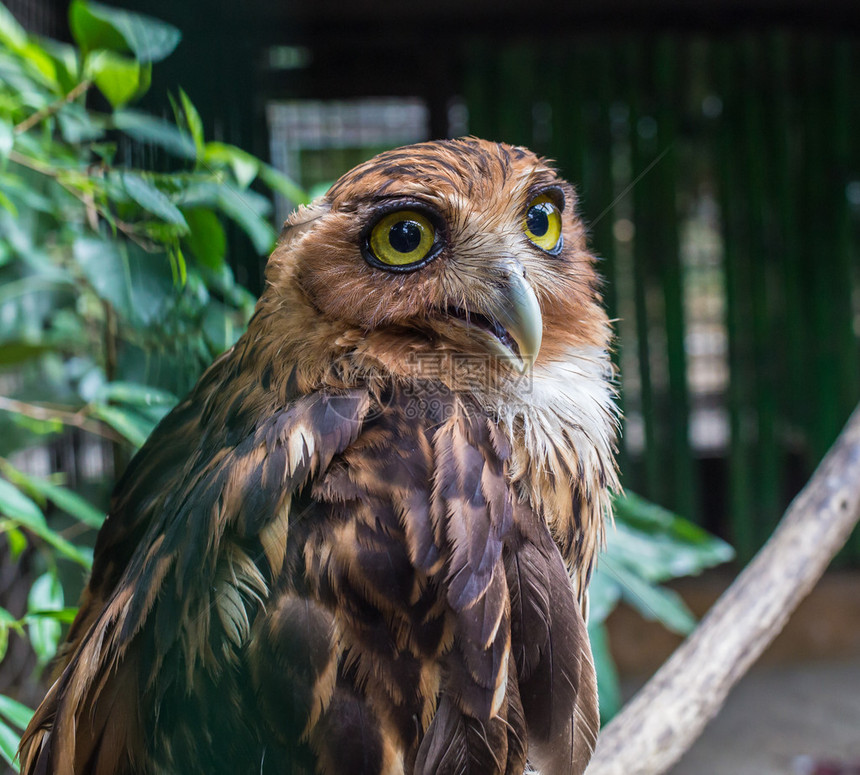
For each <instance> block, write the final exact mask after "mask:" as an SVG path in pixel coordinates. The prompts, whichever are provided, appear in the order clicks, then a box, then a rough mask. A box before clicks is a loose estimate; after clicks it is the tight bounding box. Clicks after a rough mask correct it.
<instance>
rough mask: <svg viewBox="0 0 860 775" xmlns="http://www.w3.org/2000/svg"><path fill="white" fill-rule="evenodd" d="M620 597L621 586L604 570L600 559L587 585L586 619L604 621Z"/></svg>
mask: <svg viewBox="0 0 860 775" xmlns="http://www.w3.org/2000/svg"><path fill="white" fill-rule="evenodd" d="M620 599H621V586H620V585H619V583H618V582H617V581H616V580H615V579H614V578H613V577H612V576H611V575H610V574H608V573H607V572H606V571H605V570H604V564H603V562H602V561H598V563H597V569H596V570H595V573H594V576H592V579H591V583H590V584H589V585H588V620H589V622H602V621H605V620H606V618H607V617H608V616H609V614H611V613H612V611H613V609H614V608H615V606H616V605H618V601H619V600H620Z"/></svg>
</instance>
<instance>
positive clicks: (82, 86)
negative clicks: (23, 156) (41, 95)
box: [13, 79, 93, 135]
mask: <svg viewBox="0 0 860 775" xmlns="http://www.w3.org/2000/svg"><path fill="white" fill-rule="evenodd" d="M92 85H93V82H92V81H90V80H89V79H87V80H85V81H81V82H80V83H79V84H78V85H77V86H75V88H74V89H72V90H71V91H70V92H69V93H68V94H67V95H66V96H65V97H62V98H61V99H58V100H57V101H56V102H52V103H51V104H50V105H46V106H45V107H44V108H42V109H41V110H37V111H36V112H35V113H33V114H32V115H31V116H27V118H25V119H24V120H23V121H21V122H20V123H19V124H16V125H15V128H14V130H13V131H14V132H15V134H16V135H19V134H21V133H23V132H26V131H27V130H28V129H32V128H33V127H34V126H36V124H40V123H41V122H42V121H44V120H45V119H46V118H49V117H50V116H53V115H54V114H55V113H56V112H57V111H59V110H61V109H62V108H63V107H64V106H65V105H68V104H69V103H70V102H74V101H75V100H76V99H77V98H78V97H80V96H81V95H82V94H83V93H84V92H86V91H87V90H88V89H89V88H90V86H92Z"/></svg>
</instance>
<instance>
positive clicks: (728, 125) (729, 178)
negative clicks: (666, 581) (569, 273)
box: [714, 40, 755, 561]
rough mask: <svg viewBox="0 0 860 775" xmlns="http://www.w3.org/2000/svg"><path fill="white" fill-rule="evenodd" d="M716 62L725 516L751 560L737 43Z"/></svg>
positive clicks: (722, 49)
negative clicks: (725, 386)
mask: <svg viewBox="0 0 860 775" xmlns="http://www.w3.org/2000/svg"><path fill="white" fill-rule="evenodd" d="M714 48H715V60H716V61H715V66H716V75H717V84H718V89H719V94H720V95H721V96H722V100H723V113H722V118H721V121H720V127H719V130H720V131H719V137H718V140H717V142H718V144H719V145H718V153H717V159H718V167H719V170H718V174H719V198H720V207H721V210H722V213H723V241H724V250H725V273H726V328H727V333H728V340H729V375H730V376H729V390H728V408H729V428H730V436H729V508H730V513H729V518H730V522H731V529H732V530H731V532H732V538H733V543H734V546H735V549H736V550H737V552H738V556H739V559H740V560H741V561H745V560H747V559H749V558H750V557H751V556H752V555H753V553H754V551H755V537H754V532H753V519H754V515H755V510H754V508H753V502H752V497H751V496H752V487H751V477H750V455H749V445H748V432H747V427H748V426H747V423H746V422H745V420H746V415H747V407H746V401H747V397H748V395H749V392H750V391H749V388H748V382H749V370H748V361H749V357H748V340H747V335H746V334H747V331H748V326H747V322H748V321H747V319H746V309H748V304H747V299H746V293H745V292H746V289H747V288H748V284H747V283H746V278H745V277H744V271H743V270H744V266H745V265H747V264H748V257H747V255H746V251H745V250H744V245H743V239H742V234H743V231H744V222H743V213H744V210H745V208H746V202H745V195H744V186H743V183H742V181H741V180H740V176H739V174H738V170H739V168H740V167H741V163H740V160H739V159H738V158H737V157H736V153H737V150H738V149H739V148H740V147H741V145H740V140H741V139H742V137H741V133H740V131H739V126H738V123H739V119H740V117H741V116H740V110H739V102H740V97H741V95H740V94H739V93H738V92H739V90H738V86H737V85H738V83H739V78H738V75H739V73H738V72H737V70H738V68H737V65H736V52H737V42H736V41H735V40H729V41H724V42H723V41H721V42H719V43H716V44H715V46H714Z"/></svg>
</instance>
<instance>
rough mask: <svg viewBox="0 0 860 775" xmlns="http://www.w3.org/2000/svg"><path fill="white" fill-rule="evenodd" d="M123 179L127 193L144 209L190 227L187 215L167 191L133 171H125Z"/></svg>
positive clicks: (168, 220)
mask: <svg viewBox="0 0 860 775" xmlns="http://www.w3.org/2000/svg"><path fill="white" fill-rule="evenodd" d="M121 179H122V185H123V188H124V189H125V191H126V193H127V194H128V195H129V196H130V197H131V198H132V199H134V201H135V202H137V203H138V204H139V205H140V206H141V207H142V208H143V209H144V210H147V211H149V212H151V213H152V214H153V215H157V216H158V217H159V218H161V219H162V220H165V221H167V222H168V223H173V224H177V225H179V226H184V227H185V228H186V229H187V228H188V224H187V223H186V222H185V217H184V216H183V215H182V213H181V212H180V210H179V208H178V207H177V206H176V205H174V204H173V202H171V201H170V199H169V198H168V197H167V195H166V194H165V193H163V192H162V191H159V189H157V188H156V187H155V186H154V185H152V183H150V182H148V181H147V180H144V178H142V177H141V176H140V175H136V174H134V173H133V172H123V173H122V174H121Z"/></svg>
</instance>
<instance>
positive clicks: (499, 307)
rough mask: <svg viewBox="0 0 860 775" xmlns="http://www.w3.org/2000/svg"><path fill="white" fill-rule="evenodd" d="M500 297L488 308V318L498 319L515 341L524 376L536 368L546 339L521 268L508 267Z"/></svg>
mask: <svg viewBox="0 0 860 775" xmlns="http://www.w3.org/2000/svg"><path fill="white" fill-rule="evenodd" d="M501 290H502V293H501V295H500V296H496V295H494V297H493V299H492V301H490V302H489V303H488V305H487V307H488V309H487V310H486V312H487V313H488V315H489V317H490V318H492V319H494V320H497V321H498V322H499V324H500V325H501V326H503V327H504V329H505V331H506V332H507V333H508V334H509V335H510V337H511V338H512V339H513V340H514V341H515V342H516V349H517V351H518V352H513V354H514V355H515V356H516V358H517V360H518V361H519V363H518V364H516V365H517V368H518V370H519V371H520V372H521V373H525V372H526V371H527V370H528V369H529V368H531V367H532V366H533V365H534V362H535V359H536V358H537V356H538V352H539V351H540V345H541V339H542V338H543V317H542V316H541V311H540V303H539V302H538V299H537V296H536V295H535V292H534V289H533V288H532V286H531V284H530V283H529V282H528V281H527V280H526V278H525V274H524V272H523V269H522V267H521V266H520V265H519V264H518V263H517V264H514V265H513V266H510V267H506V268H505V270H504V280H503V285H502V288H501Z"/></svg>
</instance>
